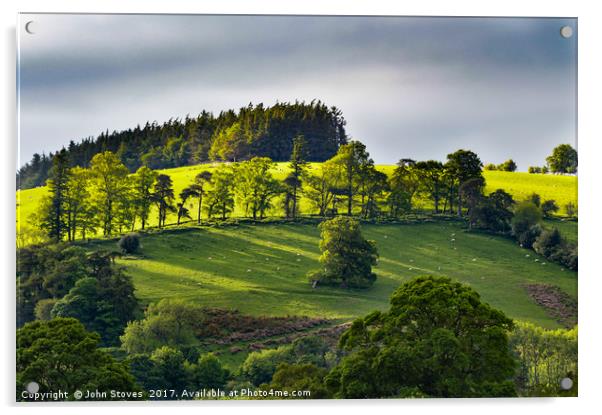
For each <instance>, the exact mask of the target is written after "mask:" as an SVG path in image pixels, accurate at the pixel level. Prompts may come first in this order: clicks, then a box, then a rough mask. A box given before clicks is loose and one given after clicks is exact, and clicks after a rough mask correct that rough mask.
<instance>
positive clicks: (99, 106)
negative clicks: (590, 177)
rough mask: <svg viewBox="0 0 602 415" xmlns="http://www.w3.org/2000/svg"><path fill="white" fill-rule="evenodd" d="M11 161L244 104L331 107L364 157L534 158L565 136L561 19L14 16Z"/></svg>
mask: <svg viewBox="0 0 602 415" xmlns="http://www.w3.org/2000/svg"><path fill="white" fill-rule="evenodd" d="M21 20H22V21H28V20H34V25H35V28H36V30H37V33H36V35H33V36H27V35H24V34H22V35H21V56H20V62H21V66H20V78H21V85H20V92H21V121H22V122H21V126H22V128H21V138H22V143H21V145H22V146H21V151H22V157H21V159H22V160H21V161H22V162H24V161H26V160H27V159H29V158H30V157H31V155H32V153H33V152H36V151H37V152H42V151H46V152H48V151H53V150H56V149H57V148H58V147H60V146H61V145H63V144H65V143H67V142H68V141H69V140H70V139H75V140H77V139H79V138H82V137H85V136H88V135H97V134H98V133H99V132H100V131H103V130H105V129H107V128H108V129H109V130H113V129H122V128H128V127H132V126H135V125H136V124H138V123H140V124H142V123H144V122H146V121H147V120H151V121H152V120H158V121H163V120H167V119H169V118H170V117H175V116H184V115H186V114H187V113H190V114H196V113H198V112H200V111H201V110H202V109H209V110H213V111H219V110H221V109H226V108H230V107H233V108H238V107H240V106H243V105H246V104H247V103H249V102H251V101H252V102H255V103H257V102H264V103H266V104H272V103H274V102H275V101H277V100H278V101H287V100H295V99H297V98H298V99H305V100H311V99H313V98H319V99H322V100H323V101H326V102H327V104H329V105H336V106H338V107H339V108H341V109H342V110H343V112H344V114H345V116H346V118H347V120H348V123H349V124H348V130H349V133H350V134H351V135H352V136H354V137H357V138H358V139H361V140H362V141H364V142H365V143H366V144H367V146H368V148H369V149H370V151H371V153H372V155H373V156H374V158H375V160H376V161H377V162H383V163H391V162H395V161H396V160H397V159H398V158H400V157H405V156H413V157H417V158H444V157H445V154H447V153H446V152H449V151H452V150H454V149H456V148H459V147H464V148H471V149H474V150H476V151H478V152H479V154H480V155H481V157H482V159H483V160H484V161H494V162H500V161H503V159H505V158H508V157H513V158H514V159H515V160H517V162H518V163H519V167H520V168H522V169H526V167H527V166H528V165H530V164H541V163H542V162H543V159H544V158H545V155H546V154H547V153H548V152H549V151H550V149H551V148H552V147H553V146H554V145H555V144H558V143H560V142H572V141H574V140H575V137H574V132H573V126H574V121H575V114H574V105H575V98H574V95H575V90H574V86H575V85H574V82H575V76H576V73H575V67H574V65H575V59H576V39H575V38H576V36H574V37H573V38H572V39H563V38H562V37H561V36H560V35H559V29H560V27H561V26H562V25H564V24H570V25H571V26H573V27H574V28H575V29H576V27H575V21H573V20H560V19H458V18H454V19H447V18H390V17H380V18H359V17H344V18H343V17H305V16H299V17H261V16H256V17H249V16H228V17H226V16H127V15H124V16H93V15H86V16H77V15H67V16H59V15H35V16H23V17H22V19H21Z"/></svg>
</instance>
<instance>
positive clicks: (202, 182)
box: [184, 170, 212, 225]
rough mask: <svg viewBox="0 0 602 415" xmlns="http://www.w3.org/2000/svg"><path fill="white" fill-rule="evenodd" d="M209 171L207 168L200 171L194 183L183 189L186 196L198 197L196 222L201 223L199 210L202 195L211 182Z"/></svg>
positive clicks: (200, 208) (201, 204) (200, 209)
mask: <svg viewBox="0 0 602 415" xmlns="http://www.w3.org/2000/svg"><path fill="white" fill-rule="evenodd" d="M211 176H212V174H211V172H210V171H208V170H205V171H202V172H200V173H199V174H197V175H196V176H195V178H194V183H193V184H191V185H190V186H188V187H187V188H185V189H184V191H185V192H186V193H187V194H188V196H187V197H192V198H195V197H196V198H197V199H199V201H198V203H197V220H196V222H197V224H198V225H200V224H201V211H202V208H203V196H204V195H205V194H206V192H207V186H208V185H209V184H210V183H211Z"/></svg>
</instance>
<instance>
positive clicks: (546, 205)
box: [541, 200, 559, 218]
mask: <svg viewBox="0 0 602 415" xmlns="http://www.w3.org/2000/svg"><path fill="white" fill-rule="evenodd" d="M558 209H559V208H558V205H557V204H556V201H555V200H546V201H545V202H543V203H542V204H541V211H542V212H543V215H544V216H545V217H546V218H549V217H550V216H552V214H554V213H556V212H558Z"/></svg>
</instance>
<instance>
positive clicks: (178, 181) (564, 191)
mask: <svg viewBox="0 0 602 415" xmlns="http://www.w3.org/2000/svg"><path fill="white" fill-rule="evenodd" d="M320 166H321V164H320V163H311V164H310V166H309V167H310V171H311V170H314V171H315V170H318V169H320V168H321V167H320ZM214 168H215V167H214V166H213V165H212V164H202V165H196V166H187V167H178V168H175V169H167V170H160V172H161V173H165V174H168V175H169V176H171V178H172V180H173V182H174V191H175V194H176V196H177V195H178V194H179V193H180V191H182V189H184V188H185V187H186V186H188V185H189V184H190V183H192V182H193V180H194V177H195V176H196V175H197V174H198V173H199V172H201V171H204V170H209V171H211V170H213V169H214ZM377 168H378V169H379V170H381V171H383V172H385V173H387V174H391V172H392V171H393V169H394V168H395V166H392V165H378V166H377ZM272 172H273V174H274V176H275V177H276V178H278V179H284V178H285V177H286V175H287V173H288V163H276V165H275V167H274V169H273V171H272ZM484 175H485V179H486V183H487V185H486V189H485V191H486V192H487V193H490V192H493V191H495V190H496V189H500V188H501V189H504V190H506V191H507V192H509V193H510V194H512V195H513V196H514V198H515V199H516V200H522V199H525V198H526V197H527V196H528V195H530V194H531V193H533V192H536V193H538V194H539V195H540V196H541V198H542V200H547V199H554V200H556V202H557V203H558V205H559V206H560V207H561V211H560V214H564V206H565V205H566V204H567V203H568V202H573V203H574V204H575V205H577V177H575V176H558V175H543V174H528V173H509V172H498V171H485V172H484ZM46 192H47V190H46V188H45V187H38V188H36V189H27V190H23V191H17V203H19V209H17V229H19V226H23V227H30V226H31V225H30V223H31V222H32V215H33V214H34V213H35V212H36V210H37V209H38V207H39V204H40V200H41V199H42V197H43V196H44V195H45V194H46ZM416 204H417V206H418V207H422V208H430V207H431V203H430V202H420V201H418V202H417V203H416ZM194 206H195V205H194V201H191V202H189V203H188V207H189V208H190V210H191V212H196V209H195V207H194ZM300 208H301V211H302V212H303V213H315V212H313V209H312V207H311V205H310V203H309V201H308V200H306V199H304V198H302V199H301V206H300ZM271 214H272V215H276V216H280V215H281V214H282V213H281V209H280V208H279V206H278V207H277V209H274V210H273V212H272V213H271ZM242 215H243V212H242V211H240V210H239V209H237V210H235V211H234V213H233V216H242ZM156 216H157V214H156V212H155V211H153V212H152V213H151V216H150V218H149V226H156V224H157V218H156ZM170 221H172V222H175V215H168V219H167V222H170Z"/></svg>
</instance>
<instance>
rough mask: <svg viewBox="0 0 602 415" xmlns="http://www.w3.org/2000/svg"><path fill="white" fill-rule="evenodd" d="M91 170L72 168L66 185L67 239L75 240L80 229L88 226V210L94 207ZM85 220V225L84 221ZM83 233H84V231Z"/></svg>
mask: <svg viewBox="0 0 602 415" xmlns="http://www.w3.org/2000/svg"><path fill="white" fill-rule="evenodd" d="M89 188H90V171H89V170H87V169H83V168H81V167H73V168H72V169H71V170H70V174H69V179H68V180H67V186H66V197H65V199H66V210H67V223H68V227H67V228H68V235H67V239H68V240H70V241H73V240H75V237H76V234H77V231H78V229H79V230H80V233H81V230H82V229H84V230H85V227H86V223H85V222H86V217H87V214H88V211H89V210H91V209H92V207H91V205H90V201H89V200H90V190H89ZM81 222H83V226H82V223H81ZM82 235H83V233H82Z"/></svg>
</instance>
